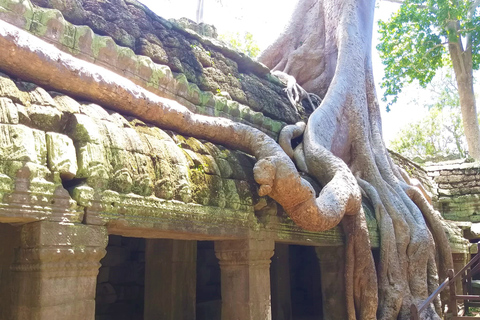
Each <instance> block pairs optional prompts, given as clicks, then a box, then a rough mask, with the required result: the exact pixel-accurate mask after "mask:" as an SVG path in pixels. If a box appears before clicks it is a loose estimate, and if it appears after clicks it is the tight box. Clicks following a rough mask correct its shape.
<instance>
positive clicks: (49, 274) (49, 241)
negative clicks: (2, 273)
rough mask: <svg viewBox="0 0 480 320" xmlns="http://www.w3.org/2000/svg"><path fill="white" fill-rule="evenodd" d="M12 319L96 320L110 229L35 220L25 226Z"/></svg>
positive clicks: (17, 254) (17, 262)
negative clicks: (97, 294) (100, 273)
mask: <svg viewBox="0 0 480 320" xmlns="http://www.w3.org/2000/svg"><path fill="white" fill-rule="evenodd" d="M20 232H21V238H20V247H19V248H17V249H16V251H15V259H14V263H13V265H12V267H11V275H12V299H13V301H12V309H11V315H10V318H7V319H8V320H64V319H69V320H93V319H94V318H95V287H96V282H97V274H98V269H99V267H100V260H101V259H102V258H103V256H104V255H105V247H106V246H107V242H108V237H107V231H106V228H105V227H100V226H87V225H80V224H79V225H77V224H60V223H57V222H46V221H45V222H33V223H29V224H26V225H23V226H22V228H21V231H20Z"/></svg>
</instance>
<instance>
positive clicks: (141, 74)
mask: <svg viewBox="0 0 480 320" xmlns="http://www.w3.org/2000/svg"><path fill="white" fill-rule="evenodd" d="M0 20H1V21H0V60H1V61H0V319H1V320H20V319H22V320H60V319H62V320H63V319H69V320H93V319H98V320H109V319H112V320H113V319H115V320H120V319H121V320H123V319H128V320H137V319H145V320H151V319H165V320H167V319H168V320H180V319H184V320H192V319H197V320H207V319H208V320H216V319H218V320H220V319H222V320H248V319H250V320H267V319H277V320H300V319H323V320H334V319H337V320H344V319H346V315H345V312H346V310H345V308H344V305H345V302H344V299H345V297H344V295H345V294H344V290H345V289H344V285H343V281H344V275H343V266H344V261H343V259H344V253H343V244H344V239H343V233H342V231H341V229H340V228H338V227H337V228H334V229H332V230H329V231H326V232H320V233H319V232H308V231H304V230H302V229H300V228H298V227H297V226H295V225H294V223H293V222H292V221H291V220H290V219H289V218H288V217H287V216H286V214H285V213H284V212H283V210H282V208H281V207H280V206H279V205H277V204H276V203H275V202H274V201H273V200H271V199H269V198H267V197H259V196H258V195H257V188H258V186H257V184H256V183H255V181H254V179H253V172H252V168H253V165H254V161H255V160H254V158H253V157H251V156H250V155H248V154H246V153H243V152H241V151H237V150H231V149H228V148H226V147H224V146H221V145H217V144H214V143H212V142H211V141H208V140H199V139H196V138H194V137H190V136H185V135H181V134H179V132H175V131H172V130H171V128H170V127H169V126H168V124H165V125H164V126H158V125H153V124H152V123H150V122H149V120H150V119H149V118H148V117H146V116H145V117H139V116H133V115H134V114H137V113H138V112H133V110H135V108H136V106H135V105H134V104H132V105H131V109H130V111H129V110H120V109H117V108H115V106H105V105H104V104H103V103H102V102H101V101H88V100H85V99H83V98H82V97H81V95H79V94H78V92H77V91H76V89H75V86H74V85H72V84H70V83H66V84H65V86H64V88H63V89H62V90H60V89H59V90H54V89H52V88H51V86H50V85H49V83H50V78H48V77H47V78H45V77H44V76H42V75H44V74H46V72H50V74H51V76H52V77H54V76H56V77H62V73H61V72H62V71H60V70H59V71H58V72H57V71H54V72H52V70H44V69H45V67H43V65H42V64H41V63H40V62H39V61H41V60H42V59H47V58H48V59H50V58H49V57H55V59H59V60H62V59H63V60H64V61H67V60H68V61H73V62H74V63H77V59H79V60H81V61H82V62H81V64H80V65H81V66H82V67H81V68H79V69H78V72H79V74H82V73H88V72H89V70H91V69H92V70H93V69H95V68H97V69H95V70H100V71H99V73H100V74H102V73H105V74H107V73H108V74H111V73H112V72H113V73H115V74H116V75H117V76H118V77H123V78H125V79H128V81H132V82H133V83H135V84H137V85H139V86H141V87H143V88H145V89H147V90H149V91H150V92H152V93H154V94H156V95H158V96H160V97H162V98H164V99H165V101H167V100H168V101H170V102H169V103H177V104H181V105H183V106H185V107H186V108H188V109H189V110H190V111H192V112H195V113H198V114H204V115H208V116H212V119H215V117H225V118H228V119H231V120H233V121H236V122H240V123H243V124H247V125H249V126H251V127H253V128H257V129H259V130H261V131H263V132H265V133H267V134H268V135H270V136H271V137H272V138H274V139H276V138H277V136H278V133H279V131H280V129H281V128H282V127H283V126H285V125H286V124H293V123H295V122H297V121H299V120H301V119H304V118H305V117H306V116H308V114H309V112H311V110H309V109H308V106H307V105H306V107H305V108H304V109H300V110H296V109H294V108H292V107H291V105H290V104H289V101H288V98H287V96H286V94H285V92H284V90H283V89H284V85H283V84H282V83H281V82H280V81H279V80H278V79H277V78H276V77H274V76H272V75H271V74H270V72H269V70H268V69H267V68H266V67H265V66H263V65H261V64H259V63H256V62H254V61H252V60H251V59H250V58H248V57H246V56H245V55H243V54H240V53H238V52H236V51H234V50H232V49H229V48H228V47H226V46H225V45H224V44H222V43H221V42H219V41H218V40H216V39H215V38H214V36H215V31H214V30H213V29H212V28H210V27H208V26H196V25H194V26H192V25H189V23H188V21H177V22H175V21H167V20H165V19H163V18H161V17H159V16H157V15H155V14H154V13H152V12H151V11H149V10H148V9H147V8H146V7H144V6H143V5H142V4H140V3H138V2H136V1H135V0H110V1H108V0H107V1H97V0H0ZM191 28H196V29H197V30H196V31H194V30H192V29H191ZM202 34H203V35H202ZM8 41H10V42H9V43H13V42H15V43H17V44H18V45H19V47H18V48H10V47H8V46H7V42H8ZM2 47H3V48H4V49H1V48H2ZM7 47H8V48H7ZM5 48H7V49H5ZM22 48H31V51H32V52H35V55H31V56H29V55H28V54H27V55H25V56H22V52H23V51H21V50H23V49H22ZM20 56H21V57H23V58H21V61H17V60H18V59H19V58H18V57H20ZM38 57H39V58H38ZM37 58H38V59H40V60H36V59H37ZM65 59H66V60H65ZM70 59H72V60H70ZM63 60H62V61H63ZM73 62H72V63H73ZM19 66H24V67H25V68H24V67H19ZM98 68H102V69H98ZM28 70H30V71H28ZM93 85H94V84H92V86H93ZM69 88H70V89H69ZM81 89H82V90H87V91H88V90H89V88H81ZM105 94H106V95H108V94H109V93H108V92H107V93H105ZM137 111H138V110H137ZM140 113H141V112H140ZM364 207H365V210H366V212H367V217H368V227H369V229H370V235H371V243H372V250H373V251H374V253H375V252H376V251H377V248H378V233H377V224H376V221H375V219H374V217H373V214H372V210H371V208H370V207H369V204H368V203H367V202H366V201H365V203H364ZM450 240H451V245H452V249H453V251H454V252H455V253H457V254H459V255H460V256H461V257H465V254H466V253H467V252H468V250H469V247H468V246H467V245H466V244H465V242H463V241H462V240H461V238H460V237H456V236H455V235H451V238H450Z"/></svg>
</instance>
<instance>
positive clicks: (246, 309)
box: [215, 239, 274, 320]
mask: <svg viewBox="0 0 480 320" xmlns="http://www.w3.org/2000/svg"><path fill="white" fill-rule="evenodd" d="M273 250H274V242H273V240H253V239H245V240H228V241H216V242H215V254H216V256H217V258H218V259H219V262H220V269H221V281H222V320H271V319H272V314H271V307H270V270H269V268H270V258H271V257H272V256H273Z"/></svg>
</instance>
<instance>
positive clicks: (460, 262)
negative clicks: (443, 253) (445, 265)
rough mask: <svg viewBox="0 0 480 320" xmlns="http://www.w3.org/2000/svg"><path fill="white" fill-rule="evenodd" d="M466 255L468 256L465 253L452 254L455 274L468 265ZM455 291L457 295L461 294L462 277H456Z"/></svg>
mask: <svg viewBox="0 0 480 320" xmlns="http://www.w3.org/2000/svg"><path fill="white" fill-rule="evenodd" d="M467 255H469V254H468V253H466V252H458V253H457V252H452V258H453V270H454V271H455V274H457V273H458V272H459V271H460V270H462V268H463V267H464V266H465V265H466V264H467V263H468V261H467ZM455 291H456V292H457V294H463V288H462V277H458V279H457V280H456V281H455Z"/></svg>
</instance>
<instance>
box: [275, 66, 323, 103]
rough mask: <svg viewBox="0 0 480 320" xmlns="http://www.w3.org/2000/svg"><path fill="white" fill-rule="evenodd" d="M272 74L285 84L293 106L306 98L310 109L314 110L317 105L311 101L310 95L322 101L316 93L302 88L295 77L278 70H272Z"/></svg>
mask: <svg viewBox="0 0 480 320" xmlns="http://www.w3.org/2000/svg"><path fill="white" fill-rule="evenodd" d="M272 74H273V75H274V76H276V77H277V78H279V79H280V80H282V81H283V82H284V83H285V84H286V85H287V87H286V88H285V92H286V93H287V96H288V100H289V101H290V104H291V105H292V106H293V107H294V108H297V104H298V103H300V102H301V101H302V100H303V99H307V100H308V102H309V103H310V106H311V107H312V110H313V111H314V110H315V109H316V108H317V106H316V105H315V104H314V103H313V101H312V98H311V97H312V96H313V97H314V98H315V99H317V100H318V101H319V102H322V98H320V97H319V96H318V95H316V94H314V93H308V92H307V91H306V90H305V89H303V88H302V86H300V85H299V84H298V83H297V80H296V79H295V77H293V76H291V75H289V74H286V73H285V72H282V71H279V70H275V71H272Z"/></svg>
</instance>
